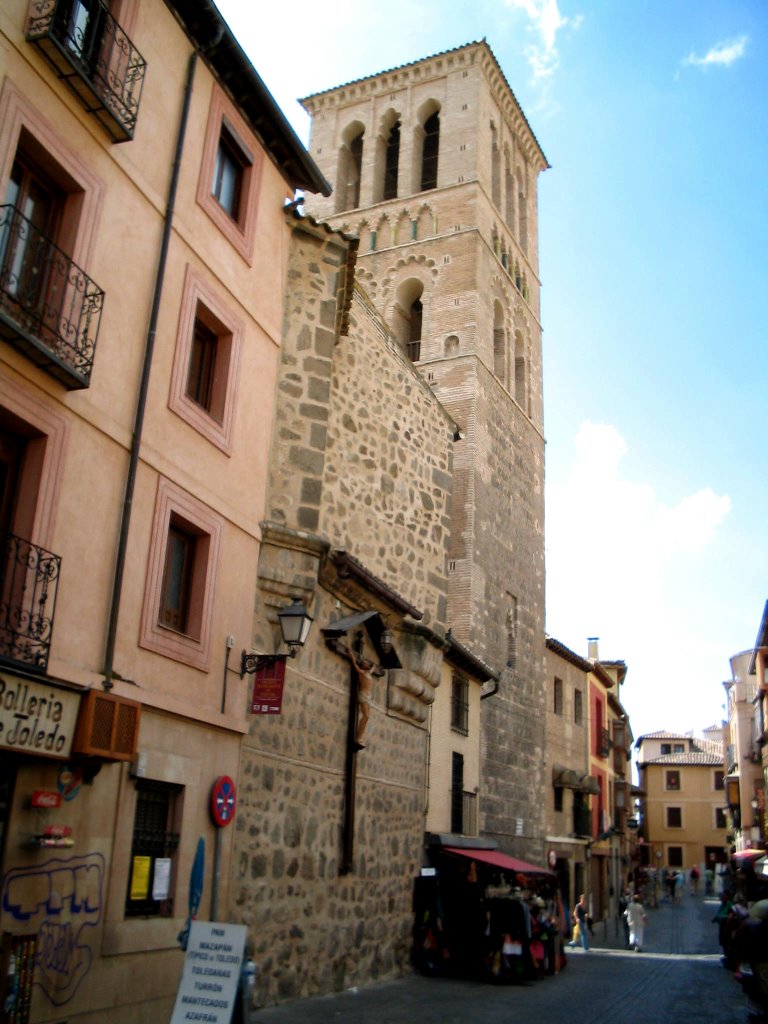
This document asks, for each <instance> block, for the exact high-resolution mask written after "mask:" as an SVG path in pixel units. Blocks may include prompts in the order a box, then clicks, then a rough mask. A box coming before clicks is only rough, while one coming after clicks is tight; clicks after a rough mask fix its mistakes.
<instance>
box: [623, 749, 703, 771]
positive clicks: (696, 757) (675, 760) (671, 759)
mask: <svg viewBox="0 0 768 1024" xmlns="http://www.w3.org/2000/svg"><path fill="white" fill-rule="evenodd" d="M642 764H643V765H648V764H669V765H678V766H685V765H704V766H705V767H710V768H722V767H723V755H722V753H720V754H716V753H715V752H713V751H708V750H692V751H690V752H689V753H684V754H661V755H660V756H659V757H649V758H648V760H647V761H643V762H642Z"/></svg>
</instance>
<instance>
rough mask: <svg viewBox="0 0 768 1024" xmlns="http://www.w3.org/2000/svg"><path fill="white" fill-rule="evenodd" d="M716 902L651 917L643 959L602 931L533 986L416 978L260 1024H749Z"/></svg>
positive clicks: (697, 901) (662, 909) (688, 899)
mask: <svg viewBox="0 0 768 1024" xmlns="http://www.w3.org/2000/svg"><path fill="white" fill-rule="evenodd" d="M717 902H718V901H717V900H716V899H714V898H706V899H705V898H704V897H702V896H698V897H694V896H691V895H688V894H686V895H685V896H684V897H683V898H682V902H681V903H680V904H678V905H676V906H671V905H669V904H667V903H661V904H660V905H659V907H658V908H657V909H654V910H649V911H648V927H647V929H646V946H645V949H644V951H643V952H642V953H635V952H632V951H629V950H625V949H623V948H620V940H619V939H618V937H617V935H616V929H615V927H613V922H612V923H611V924H609V925H608V927H607V929H605V928H604V927H603V925H602V924H600V925H598V926H596V929H595V936H594V946H593V949H591V950H590V952H589V953H583V952H582V951H581V950H574V951H573V952H572V953H570V954H569V956H568V964H567V966H566V968H565V970H564V971H563V972H561V973H560V974H559V975H557V976H555V977H549V978H545V979H543V980H541V981H537V982H535V983H532V984H529V985H521V986H520V985H518V986H508V987H507V986H504V987H502V986H498V987H497V986H493V985H489V984H480V983H476V982H471V981H456V980H449V979H434V978H424V977H421V976H419V975H414V976H410V977H407V978H403V979H400V980H398V981H392V982H384V983H379V984H374V985H370V986H366V987H365V988H361V989H358V990H352V991H348V992H343V993H340V994H338V995H332V996H323V997H320V998H316V999H307V1000H301V1001H299V1002H295V1003H292V1004H287V1005H284V1006H278V1007H270V1008H266V1009H262V1010H257V1011H255V1012H254V1014H253V1016H252V1024H361V1022H364V1024H400V1022H403V1024H405V1022H408V1024H468V1022H471V1024H497V1022H498V1021H515V1020H520V1021H546V1022H547V1024H572V1022H573V1021H574V1020H575V1021H578V1022H579V1024H592V1022H594V1024H598V1022H599V1024H636V1022H637V1021H638V1019H642V1020H645V1021H650V1022H653V1024H682V1022H689V1021H690V1022H694V1021H695V1022H696V1024H745V1022H746V1019H747V1014H748V1012H749V1009H750V1004H749V1001H748V1000H747V999H746V997H745V996H744V995H743V993H742V991H741V988H740V986H739V985H738V983H737V982H736V981H735V980H734V978H733V976H732V974H731V973H730V972H729V971H727V970H726V969H725V968H723V967H722V966H721V964H720V950H719V947H718V945H717V929H716V927H715V925H714V924H712V917H713V916H714V913H715V910H716V908H717ZM606 931H607V934H605V932H606Z"/></svg>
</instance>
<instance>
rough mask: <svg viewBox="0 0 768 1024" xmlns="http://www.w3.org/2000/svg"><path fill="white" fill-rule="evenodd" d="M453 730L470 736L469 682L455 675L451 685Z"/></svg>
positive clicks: (463, 677)
mask: <svg viewBox="0 0 768 1024" xmlns="http://www.w3.org/2000/svg"><path fill="white" fill-rule="evenodd" d="M451 728H452V729H453V731H454V732H460V733H462V734H463V735H464V736H467V735H468V734H469V681H468V680H467V679H466V677H465V676H460V675H458V674H455V675H454V677H453V682H452V685H451Z"/></svg>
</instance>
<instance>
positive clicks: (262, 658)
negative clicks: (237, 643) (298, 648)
mask: <svg viewBox="0 0 768 1024" xmlns="http://www.w3.org/2000/svg"><path fill="white" fill-rule="evenodd" d="M287 658H288V655H287V654H253V653H251V654H249V653H248V651H243V653H242V655H241V656H240V678H241V679H242V678H243V677H244V676H246V675H253V673H254V672H258V671H260V670H261V669H262V668H267V667H268V666H270V665H274V663H275V662H276V661H285V660H286V659H287Z"/></svg>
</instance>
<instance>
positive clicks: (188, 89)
mask: <svg viewBox="0 0 768 1024" xmlns="http://www.w3.org/2000/svg"><path fill="white" fill-rule="evenodd" d="M216 42H218V39H217V40H214V44H213V45H215V43H216ZM198 56H199V51H198V50H194V51H193V52H192V54H191V56H190V58H189V66H188V69H187V82H186V86H185V88H184V102H183V105H182V111H181V120H180V121H179V132H178V136H177V139H176V152H175V155H174V162H173V171H172V174H171V182H170V187H169V190H168V203H167V205H166V210H165V225H164V227H163V238H162V241H161V243H160V255H159V260H158V266H157V273H156V275H155V290H154V295H153V298H152V309H151V312H150V317H149V327H148V329H147V339H146V342H145V346H144V365H143V367H142V371H141V382H140V385H139V396H138V401H137V403H136V417H135V419H134V424H133V439H132V442H131V454H130V460H129V463H128V475H127V477H126V481H125V496H124V498H123V509H122V517H121V521H120V535H119V537H118V542H117V556H116V560H115V575H114V579H113V582H112V603H111V605H110V610H109V621H108V623H107V636H106V643H105V650H104V681H103V683H102V686H103V687H104V689H105V690H107V691H109V690H111V689H112V685H113V684H112V675H113V667H114V657H115V642H116V638H117V620H118V616H119V614H120V599H121V597H122V592H123V576H124V575H125V562H126V553H127V550H128V532H129V530H130V525H131V511H132V509H133V494H134V491H135V490H136V475H137V472H138V466H139V451H140V448H141V438H142V432H143V429H144V414H145V412H146V407H147V393H148V391H149V376H150V372H151V370H152V357H153V354H154V350H155V338H156V335H157V321H158V318H159V316H160V301H161V298H162V293H163V282H164V279H165V268H166V263H167V261H168V247H169V245H170V240H171V230H172V227H173V214H174V207H175V203H176V192H177V190H178V184H179V173H180V170H181V155H182V151H183V149H184V137H185V135H186V130H187V121H188V119H189V108H190V104H191V101H192V84H193V82H194V78H195V68H196V66H197V58H198Z"/></svg>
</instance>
